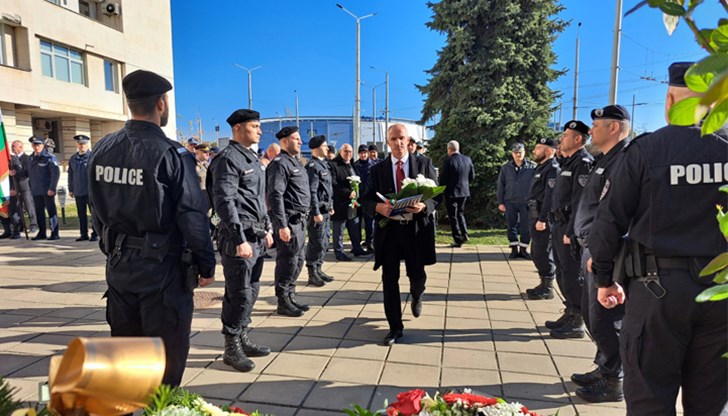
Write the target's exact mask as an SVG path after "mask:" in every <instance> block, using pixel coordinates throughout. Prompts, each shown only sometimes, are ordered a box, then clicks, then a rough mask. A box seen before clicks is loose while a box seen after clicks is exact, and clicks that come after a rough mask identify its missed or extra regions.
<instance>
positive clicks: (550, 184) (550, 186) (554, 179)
mask: <svg viewBox="0 0 728 416" xmlns="http://www.w3.org/2000/svg"><path fill="white" fill-rule="evenodd" d="M569 173H571V172H569ZM547 184H548V186H549V188H553V187H554V186H556V178H552V179H549V180H548V181H547Z"/></svg>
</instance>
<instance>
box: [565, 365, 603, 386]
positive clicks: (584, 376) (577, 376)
mask: <svg viewBox="0 0 728 416" xmlns="http://www.w3.org/2000/svg"><path fill="white" fill-rule="evenodd" d="M600 378H602V373H601V372H600V371H599V367H597V368H595V369H593V370H592V371H590V372H588V373H574V374H572V375H571V381H572V382H573V383H574V384H576V385H578V386H582V387H586V386H588V385H590V384H594V383H596V382H597V381H598V380H599V379H600Z"/></svg>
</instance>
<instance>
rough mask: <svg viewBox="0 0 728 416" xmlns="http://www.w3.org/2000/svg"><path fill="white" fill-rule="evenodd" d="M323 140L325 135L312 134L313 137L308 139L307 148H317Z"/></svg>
mask: <svg viewBox="0 0 728 416" xmlns="http://www.w3.org/2000/svg"><path fill="white" fill-rule="evenodd" d="M325 142H326V136H324V135H323V134H322V135H320V136H313V137H311V140H309V141H308V148H309V149H318V148H319V147H320V146H321V145H322V144H324V143H325Z"/></svg>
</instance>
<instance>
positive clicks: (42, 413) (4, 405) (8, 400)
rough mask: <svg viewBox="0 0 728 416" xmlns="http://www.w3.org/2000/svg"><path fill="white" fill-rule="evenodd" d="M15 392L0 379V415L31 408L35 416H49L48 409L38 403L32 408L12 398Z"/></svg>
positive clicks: (5, 381) (3, 415)
mask: <svg viewBox="0 0 728 416" xmlns="http://www.w3.org/2000/svg"><path fill="white" fill-rule="evenodd" d="M16 392H17V389H16V388H13V387H11V386H10V383H8V381H7V380H5V379H4V378H2V377H0V415H2V416H5V415H10V414H12V413H13V412H14V411H16V410H20V409H23V408H25V409H27V408H32V409H33V410H35V414H36V416H51V413H50V412H49V411H48V409H47V408H46V407H45V406H44V405H42V404H40V403H37V404H36V405H35V406H32V405H30V404H28V405H25V404H23V403H22V402H20V401H18V400H15V399H14V398H13V396H14V395H15V393H16Z"/></svg>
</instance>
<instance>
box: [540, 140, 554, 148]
mask: <svg viewBox="0 0 728 416" xmlns="http://www.w3.org/2000/svg"><path fill="white" fill-rule="evenodd" d="M536 144H543V145H545V146H549V147H554V148H555V147H556V141H555V140H554V139H552V138H550V137H544V138H543V139H538V141H537V142H536Z"/></svg>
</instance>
